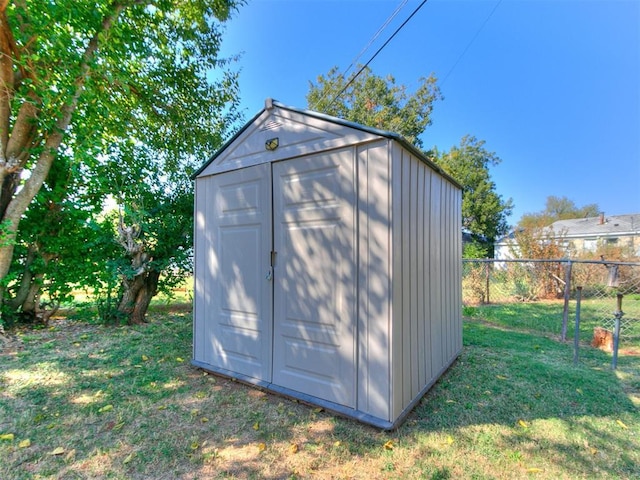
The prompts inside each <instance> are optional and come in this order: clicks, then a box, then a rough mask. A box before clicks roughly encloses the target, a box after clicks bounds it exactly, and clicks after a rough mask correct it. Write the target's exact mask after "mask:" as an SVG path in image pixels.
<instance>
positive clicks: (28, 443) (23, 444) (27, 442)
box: [18, 438, 31, 448]
mask: <svg viewBox="0 0 640 480" xmlns="http://www.w3.org/2000/svg"><path fill="white" fill-rule="evenodd" d="M30 446H31V440H29V439H28V438H25V439H24V440H22V441H21V442H20V443H19V444H18V447H20V448H29V447H30Z"/></svg>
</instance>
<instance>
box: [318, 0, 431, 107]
mask: <svg viewBox="0 0 640 480" xmlns="http://www.w3.org/2000/svg"><path fill="white" fill-rule="evenodd" d="M427 1H428V0H422V2H421V3H420V5H418V6H417V7H416V9H415V10H414V11H413V12H412V13H411V15H409V16H408V17H407V19H406V20H405V21H404V22H402V24H401V25H400V26H399V27H398V28H397V29H396V31H395V32H393V34H392V35H391V36H390V37H389V38H388V39H387V41H386V42H384V43H383V44H382V46H381V47H380V48H379V49H378V50H377V51H376V53H374V54H373V56H372V57H371V58H370V59H369V61H368V62H367V63H365V64H364V65H363V66H362V67H361V68H360V70H358V72H357V73H356V74H355V75H354V76H353V77H351V79H350V80H349V81H348V82H347V84H346V85H345V86H344V87H343V88H342V90H340V92H339V93H338V94H337V95H336V96H335V97H333V99H332V100H331V101H330V102H329V105H328V106H329V107H330V106H331V105H333V103H334V102H335V101H336V100H337V99H338V98H340V95H342V94H343V93H344V92H345V91H346V90H347V88H349V86H350V85H351V84H352V83H353V82H354V80H355V79H356V78H358V75H360V74H361V73H362V72H363V71H364V69H365V68H367V67H368V66H369V64H370V63H371V62H372V61H373V60H374V59H375V58H376V57H377V56H378V54H379V53H380V52H381V51H382V50H383V49H384V47H386V46H387V45H388V44H389V42H391V40H393V38H394V37H395V36H396V35H397V34H398V32H400V30H402V29H403V28H404V26H405V25H406V24H407V23H408V22H409V20H411V19H412V18H413V16H414V15H415V14H416V13H418V10H420V9H421V8H422V6H423V5H424V4H425V3H427Z"/></svg>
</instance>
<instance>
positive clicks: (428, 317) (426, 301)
mask: <svg viewBox="0 0 640 480" xmlns="http://www.w3.org/2000/svg"><path fill="white" fill-rule="evenodd" d="M392 155H393V163H392V167H391V186H392V212H391V213H392V226H391V229H392V244H393V246H392V259H393V260H392V272H391V277H392V279H393V281H392V316H391V322H392V325H391V329H390V331H391V376H392V380H391V384H392V393H391V395H392V401H391V404H392V417H393V418H397V417H398V416H399V415H401V414H402V412H403V411H404V410H405V409H406V408H407V407H408V406H410V405H411V404H412V403H413V402H414V401H416V400H417V399H418V398H419V397H420V396H421V395H422V393H424V391H425V390H426V389H427V388H428V387H429V386H431V385H432V384H433V383H434V382H435V381H436V380H437V378H438V377H439V376H440V374H441V373H442V372H443V371H444V370H445V369H446V368H447V367H448V366H449V365H450V364H451V363H452V362H453V360H455V358H456V357H457V355H458V354H459V353H460V350H461V348H462V317H461V315H462V312H461V311H460V305H461V287H460V280H461V268H462V267H461V256H462V238H461V237H462V233H461V229H460V214H459V211H460V207H461V193H460V191H459V189H458V188H457V187H456V186H455V185H453V184H452V183H451V182H449V181H448V180H447V179H446V178H444V177H442V176H441V175H439V174H438V173H437V172H434V171H433V170H432V169H431V168H430V167H429V166H428V165H426V164H425V163H423V162H422V161H421V160H420V159H418V158H417V157H415V156H414V155H412V154H411V153H410V152H408V151H407V150H406V149H404V148H402V146H401V145H398V144H394V147H393V154H392Z"/></svg>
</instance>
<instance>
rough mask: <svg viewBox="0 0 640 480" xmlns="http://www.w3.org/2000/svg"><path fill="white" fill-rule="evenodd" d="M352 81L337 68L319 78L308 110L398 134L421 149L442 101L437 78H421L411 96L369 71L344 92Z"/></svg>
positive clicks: (309, 95) (391, 79)
mask: <svg viewBox="0 0 640 480" xmlns="http://www.w3.org/2000/svg"><path fill="white" fill-rule="evenodd" d="M350 80H351V79H347V78H345V77H344V76H343V75H342V74H341V73H340V72H339V71H338V68H337V67H334V68H332V69H331V70H330V71H329V73H328V74H327V75H326V76H325V75H320V76H319V77H318V79H317V83H316V84H314V83H310V85H309V92H308V93H307V104H308V106H309V108H311V109H313V110H316V111H319V112H323V113H326V114H328V115H333V116H335V117H339V118H343V119H345V120H349V121H352V122H356V123H360V124H362V125H367V126H369V127H375V128H380V129H384V130H389V131H391V132H395V133H399V134H400V135H402V136H403V137H404V138H406V139H407V140H408V141H409V142H411V143H413V144H414V145H416V146H417V147H421V146H422V140H420V138H419V136H420V135H421V134H422V133H423V132H424V130H425V128H426V127H428V126H429V125H431V113H432V111H433V104H434V102H436V101H437V100H440V99H441V98H442V96H441V95H440V89H439V88H438V86H437V85H436V78H435V76H433V75H430V76H429V77H427V78H421V79H420V86H419V87H418V89H417V90H416V91H415V92H413V93H411V94H410V93H409V92H407V88H406V86H404V85H397V84H396V81H395V78H394V77H393V76H391V75H388V76H387V77H384V78H383V77H379V76H377V75H375V74H373V73H372V72H371V70H370V69H369V68H365V69H364V70H363V71H362V73H361V74H360V75H359V76H358V77H356V78H355V80H353V81H352V82H351V83H350V84H349V86H348V87H347V88H346V90H344V92H342V90H343V89H344V88H345V87H346V86H347V83H348V82H349V81H350ZM340 92H342V93H340ZM338 95H339V96H338Z"/></svg>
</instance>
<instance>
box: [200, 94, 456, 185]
mask: <svg viewBox="0 0 640 480" xmlns="http://www.w3.org/2000/svg"><path fill="white" fill-rule="evenodd" d="M274 109H277V110H280V111H282V112H291V113H294V114H299V115H303V116H306V117H309V118H312V119H318V120H321V121H324V122H327V123H329V124H333V125H338V126H342V127H347V128H349V129H353V130H355V131H358V132H362V133H363V134H368V135H369V136H376V137H382V138H388V139H391V140H395V141H397V142H398V143H399V144H400V145H402V146H403V147H404V148H405V149H406V150H408V151H409V152H411V154H412V155H414V156H416V157H417V158H419V159H420V160H421V161H423V162H424V163H426V164H428V165H429V166H430V167H431V168H432V169H433V170H435V171H437V172H438V173H440V174H441V175H442V176H444V177H445V178H447V180H449V181H451V182H452V183H453V184H454V185H456V186H457V187H458V188H462V187H461V185H460V184H459V183H458V182H457V181H456V180H455V179H454V178H453V177H451V176H450V175H449V174H447V173H446V172H445V171H444V170H442V168H440V166H438V165H437V164H435V163H434V162H433V161H431V160H429V158H427V156H426V155H425V154H424V152H422V151H420V150H419V149H418V148H417V147H416V146H415V145H413V144H412V143H410V142H409V141H408V140H406V139H405V138H404V137H403V136H402V135H400V134H398V133H394V132H390V131H387V130H381V129H378V128H373V127H368V126H366V125H362V124H359V123H356V122H351V121H348V120H344V119H342V118H338V117H333V116H331V115H326V114H324V113H320V112H314V111H312V110H304V109H300V108H295V107H290V106H286V105H283V104H282V103H280V102H278V101H276V100H273V99H271V98H268V99H267V100H266V101H265V106H264V108H263V109H262V110H260V111H259V112H258V113H257V114H256V115H255V116H254V117H253V118H252V119H251V120H249V121H248V122H247V123H246V124H245V125H244V126H243V127H242V128H241V129H240V130H238V132H237V133H236V134H235V135H234V136H233V137H231V138H230V139H229V140H228V141H227V142H226V143H225V144H224V145H223V146H222V147H221V148H220V149H219V150H218V151H217V152H215V153H214V154H213V155H212V156H211V157H210V158H209V160H208V161H207V162H205V164H204V165H202V167H200V168H199V169H198V170H197V171H196V172H195V173H194V174H193V175H192V177H191V178H192V179H195V178H196V177H198V176H200V175H201V174H202V173H203V172H205V170H207V167H209V166H210V165H211V164H212V163H214V162H215V161H216V160H217V159H218V158H219V157H221V156H222V155H223V154H224V153H225V152H227V150H229V148H230V147H231V146H232V145H233V144H234V143H236V141H238V140H239V139H240V138H241V137H243V136H246V134H247V132H248V130H249V129H251V127H253V126H255V125H256V123H258V122H262V123H265V125H264V126H263V130H265V129H268V128H272V127H271V126H270V125H269V124H268V121H267V118H266V116H265V114H266V113H268V112H271V111H273V110H274ZM274 123H275V122H274ZM273 128H274V131H275V128H277V125H276V126H275V127H273Z"/></svg>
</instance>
